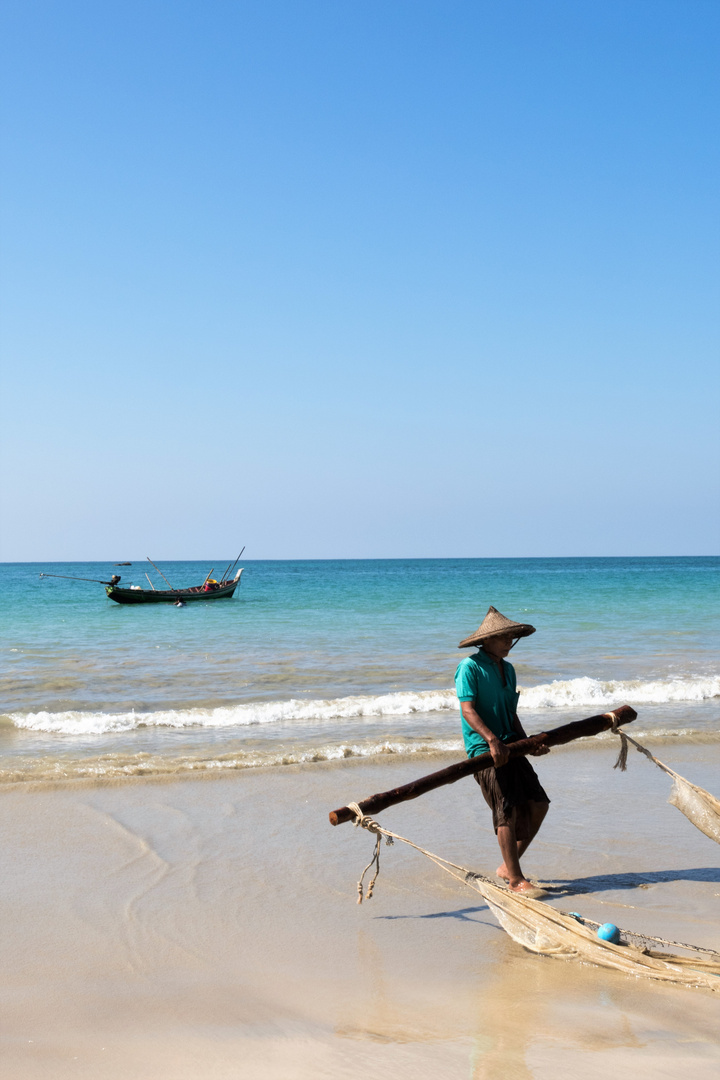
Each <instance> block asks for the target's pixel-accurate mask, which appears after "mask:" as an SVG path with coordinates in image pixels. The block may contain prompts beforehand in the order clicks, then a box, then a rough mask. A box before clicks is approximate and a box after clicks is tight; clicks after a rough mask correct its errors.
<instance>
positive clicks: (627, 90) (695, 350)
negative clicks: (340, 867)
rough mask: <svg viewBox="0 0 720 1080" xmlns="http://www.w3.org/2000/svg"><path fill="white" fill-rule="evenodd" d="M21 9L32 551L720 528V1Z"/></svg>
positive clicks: (10, 376) (12, 140) (14, 423)
mask: <svg viewBox="0 0 720 1080" xmlns="http://www.w3.org/2000/svg"><path fill="white" fill-rule="evenodd" d="M0 37H1V39H2V45H1V46H0V50H1V52H0V67H1V68H2V75H1V80H2V85H1V87H0V89H1V90H2V98H3V105H2V147H3V158H4V161H3V167H2V236H3V240H2V254H1V259H2V294H3V300H2V355H3V366H4V374H3V381H2V405H1V406H0V410H1V417H0V419H1V422H2V436H1V437H2V544H1V546H0V559H4V560H46V559H48V560H49V559H86V558H87V559H91V558H97V559H104V558H108V559H115V558H137V557H142V556H144V555H145V554H151V555H152V556H153V557H154V558H159V559H170V558H193V557H197V558H202V557H205V556H208V557H210V556H214V553H218V552H219V553H223V552H225V553H227V557H228V558H230V556H231V555H232V554H233V553H234V552H235V553H236V549H237V550H239V548H240V546H241V545H242V544H243V543H245V544H247V555H248V556H249V557H252V558H276V557H277V558H284V557H288V558H292V557H298V558H310V557H344V556H347V557H363V556H368V557H373V556H483V555H489V556H503V555H508V556H517V555H588V554H598V555H619V554H712V553H715V552H717V550H718V544H717V539H718V504H719V500H718V497H717V484H716V478H717V475H718V457H719V455H718V426H719V425H718V374H717V372H718V358H719V357H718V353H719V350H718V340H719V334H718V330H719V326H718V323H719V322H720V303H719V300H720V289H719V284H720V282H719V278H720V274H719V273H718V262H719V259H718V252H719V250H720V245H719V240H720V237H719V236H718V232H719V231H720V230H719V228H718V224H719V215H718V206H719V201H720V199H719V186H720V185H719V181H720V169H719V167H718V165H719V160H718V159H719V157H720V149H719V147H720V139H719V135H720V132H719V130H718V129H719V127H720V123H719V121H718V118H719V117H720V94H719V93H718V55H719V53H720V4H719V3H717V0H674V2H666V0H652V2H651V0H603V2H602V3H598V2H597V0H555V2H552V0H523V2H520V0H472V2H470V0H458V2H455V0H437V2H429V0H404V2H400V0H293V2H289V0H284V2H282V0H255V2H252V3H246V2H241V0H235V2H225V0H208V2H206V3H202V4H200V3H197V2H195V0H193V2H192V3H191V2H186V0H166V2H160V0H123V3H122V4H109V3H97V0H87V2H79V0H59V2H50V0H4V3H3V5H2V9H1V14H0Z"/></svg>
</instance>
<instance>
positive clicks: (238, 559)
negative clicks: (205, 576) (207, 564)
mask: <svg viewBox="0 0 720 1080" xmlns="http://www.w3.org/2000/svg"><path fill="white" fill-rule="evenodd" d="M246 547H247V544H243V549H242V551H241V552H240V554H239V555H238V557H237V559H236V560H235V562H234V563H233V564H232V570H231V571H230V573H231V574H232V572H233V570H234V569H235V567H236V566H237V564H238V563H239V562H240V560H241V559H242V553H243V551H244V550H245V548H246ZM225 574H226V575H227V570H226V571H225ZM226 580H227V577H222V578H221V579H220V581H221V583H222V582H223V581H226Z"/></svg>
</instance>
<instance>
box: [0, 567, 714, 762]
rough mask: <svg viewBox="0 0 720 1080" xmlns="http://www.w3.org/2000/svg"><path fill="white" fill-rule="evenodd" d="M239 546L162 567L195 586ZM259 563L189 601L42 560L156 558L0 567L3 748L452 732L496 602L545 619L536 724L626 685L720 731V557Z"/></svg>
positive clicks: (526, 708)
mask: <svg viewBox="0 0 720 1080" xmlns="http://www.w3.org/2000/svg"><path fill="white" fill-rule="evenodd" d="M227 561H228V560H227V559H225V560H221V559H216V560H208V561H207V562H202V563H200V562H193V563H180V562H174V563H173V562H169V563H162V564H161V569H162V570H163V572H164V573H165V574H166V575H167V577H168V579H169V580H170V582H171V583H172V584H173V585H174V586H181V585H189V584H197V583H199V582H200V581H202V580H203V578H204V577H205V575H206V574H207V572H208V571H209V570H210V568H211V566H213V565H214V566H215V568H216V570H217V568H218V567H220V569H223V568H224V566H225V564H226V563H227ZM244 566H245V570H244V573H243V576H242V584H241V587H240V589H239V590H238V592H237V593H236V596H235V598H234V599H233V600H229V601H228V600H221V601H215V602H209V603H198V604H189V605H187V606H186V607H184V608H175V607H173V606H172V605H167V606H166V605H148V606H141V607H125V606H121V605H117V604H115V603H113V602H112V601H110V600H108V599H107V598H106V597H105V594H104V589H103V587H102V585H99V584H97V585H93V584H90V583H84V582H80V581H65V580H60V579H56V578H40V576H39V574H40V572H41V571H44V572H45V573H56V574H74V575H78V576H81V577H91V578H101V579H104V580H107V579H108V578H109V576H110V574H111V573H113V572H118V573H121V574H122V577H123V584H124V585H125V584H136V585H145V586H146V587H147V581H146V579H145V572H146V570H147V571H148V572H149V573H150V574H151V576H153V578H154V580H155V582H156V584H158V585H160V584H161V582H160V580H159V579H158V578H157V575H156V574H155V572H154V571H153V570H152V568H151V567H150V566H149V564H148V563H137V564H134V565H133V566H131V567H123V568H118V569H117V570H116V568H114V567H113V566H111V565H110V564H108V563H62V564H54V565H50V564H44V565H42V566H40V565H34V564H27V563H24V564H5V565H3V566H2V567H0V618H1V625H2V630H1V631H0V649H1V651H2V668H3V670H2V673H1V676H0V712H1V713H2V715H1V716H0V769H1V768H2V767H3V762H5V763H6V764H7V762H11V764H12V769H13V770H14V771H13V773H12V775H13V776H14V777H16V778H20V777H21V775H30V774H31V773H32V774H34V772H36V771H37V770H41V771H42V770H43V769H45V770H47V768H48V764H49V763H54V764H53V768H54V769H55V771H56V773H57V772H58V769H60V771H62V769H69V770H70V771H71V772H72V770H73V769H75V770H77V769H79V768H80V765H79V763H80V762H87V761H89V760H90V759H93V760H95V759H97V758H98V757H104V759H105V760H106V762H107V764H108V771H109V772H112V768H114V767H115V765H117V763H118V762H121V761H122V762H124V763H125V765H124V766H123V767H124V768H126V771H131V765H132V762H136V763H137V761H139V760H140V759H139V758H137V755H148V756H147V758H143V759H142V760H146V763H147V771H150V772H152V771H154V770H156V769H158V768H160V769H162V768H164V767H167V768H171V767H174V766H171V765H169V764H168V762H174V763H175V764H177V763H178V762H181V761H182V762H185V763H186V765H187V762H188V761H193V762H196V766H193V767H197V768H204V767H205V765H204V764H202V763H207V761H208V760H209V757H208V755H210V756H211V757H212V758H213V760H217V761H218V762H219V764H217V765H216V766H213V767H239V766H240V765H241V764H252V765H257V764H264V763H267V764H274V763H277V762H278V761H280V760H282V761H286V760H287V761H291V760H306V759H307V756H311V757H312V756H313V755H314V756H315V757H320V758H322V757H323V756H328V757H333V756H349V755H351V754H367V755H372V754H375V753H388V752H396V753H403V752H417V750H419V749H422V750H424V751H428V750H430V751H432V750H435V751H447V752H451V751H452V752H454V751H455V748H456V747H457V748H458V749H459V746H460V743H459V741H458V730H457V716H456V706H455V702H454V700H453V696H452V692H451V688H452V678H453V674H454V670H455V666H456V664H457V662H458V659H459V658H460V657H461V656H463V655H466V654H465V653H464V652H460V651H459V650H458V649H457V642H458V641H459V640H460V639H461V638H464V637H466V636H467V635H468V634H470V633H471V632H472V631H473V630H474V629H475V628H476V627H477V626H478V625H479V623H480V622H481V620H482V618H483V616H484V615H485V612H486V611H487V608H488V606H489V604H494V605H495V606H496V607H497V608H499V609H500V610H501V611H502V612H504V613H505V614H507V615H508V616H509V617H511V618H514V619H517V620H522V621H527V622H531V623H533V625H535V626H536V627H537V633H536V634H535V635H533V637H531V638H530V639H527V640H524V641H521V642H520V643H519V644H518V646H517V647H516V649H515V650H514V652H513V654H512V655H511V660H512V661H513V663H514V664H515V666H516V668H517V672H518V681H519V684H520V686H521V687H522V688H523V694H522V696H521V707H522V708H523V717H524V718H525V720H526V726H527V727H529V728H530V729H531V730H538V729H541V728H543V727H548V726H553V725H554V724H556V723H563V722H566V721H567V720H568V719H574V718H579V717H580V716H585V715H591V714H592V713H594V712H602V711H605V709H607V708H608V707H609V706H610V705H611V704H621V703H622V702H623V701H630V702H632V703H633V704H634V705H635V707H636V708H637V709H638V711H639V712H640V718H639V721H638V722H637V723H638V724H640V723H642V725H643V726H644V728H645V729H648V730H652V731H654V732H655V733H656V734H663V735H664V736H665V737H671V736H672V737H686V738H695V737H700V736H702V737H713V736H714V735H715V734H716V733H717V732H718V731H720V726H719V725H718V719H719V718H720V708H718V705H719V702H720V662H718V652H719V649H718V646H719V645H720V633H719V631H718V619H717V611H718V607H717V599H718V593H719V591H720V590H719V589H718V584H719V580H720V559H718V558H710V557H698V558H632V559H439V560H432V559H428V560H424V559H423V560H357V561H355V560H342V561H317V562H314V561H298V562H259V561H257V562H252V561H248V562H245V563H244ZM600 706H602V707H600ZM38 762H41V765H39V764H38ZM232 762H235V765H232ZM58 763H61V764H60V765H58ZM128 763H130V764H128ZM183 767H185V766H183ZM43 775H44V774H43Z"/></svg>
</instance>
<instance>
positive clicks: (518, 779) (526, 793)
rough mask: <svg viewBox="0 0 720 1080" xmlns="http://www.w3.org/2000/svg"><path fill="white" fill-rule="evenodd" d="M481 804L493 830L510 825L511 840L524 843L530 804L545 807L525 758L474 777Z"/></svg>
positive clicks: (538, 785) (546, 799) (528, 833)
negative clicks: (487, 811) (489, 813)
mask: <svg viewBox="0 0 720 1080" xmlns="http://www.w3.org/2000/svg"><path fill="white" fill-rule="evenodd" d="M475 779H476V780H477V782H478V784H479V785H480V787H481V789H482V793H483V795H484V796H485V802H486V803H487V804H488V806H489V807H490V809H491V810H492V816H493V828H494V829H495V832H496V833H497V831H498V826H500V825H514V826H515V839H516V840H527V839H528V836H529V835H530V830H529V823H530V805H529V804H530V803H531V802H539V803H549V802H550V800H549V799H548V797H547V795H546V793H545V789H544V788H543V786H542V784H541V783H540V781H539V780H538V778H537V773H536V772H535V770H534V769H533V767H532V765H531V764H530V762H529V761H528V760H527V758H524V757H517V758H513V759H512V761H508V763H507V764H506V765H501V766H500V768H499V769H495V768H493V767H492V766H491V767H490V768H489V769H484V770H483V771H482V772H479V773H475Z"/></svg>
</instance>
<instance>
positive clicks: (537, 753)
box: [513, 713, 550, 757]
mask: <svg viewBox="0 0 720 1080" xmlns="http://www.w3.org/2000/svg"><path fill="white" fill-rule="evenodd" d="M513 729H514V730H515V731H517V733H518V735H519V736H520V738H521V739H527V735H526V734H525V728H524V727H523V726H522V724H521V723H520V717H519V716H518V714H517V713H515V719H514V720H513ZM549 753H550V747H549V746H543V744H542V743H541V744H540V745H539V746H538V748H537V749H536V750H532V751H531V753H530V756H531V757H542V756H543V754H549Z"/></svg>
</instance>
